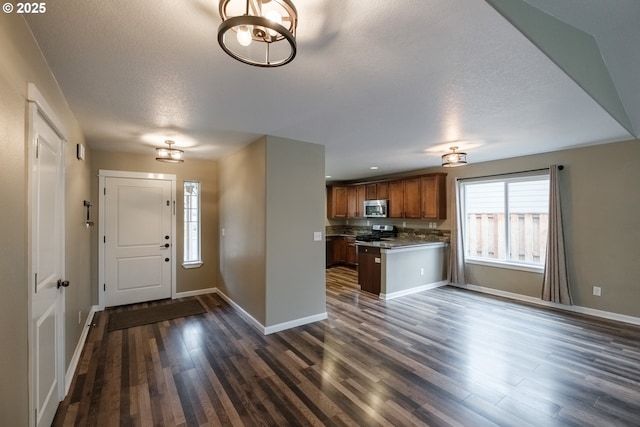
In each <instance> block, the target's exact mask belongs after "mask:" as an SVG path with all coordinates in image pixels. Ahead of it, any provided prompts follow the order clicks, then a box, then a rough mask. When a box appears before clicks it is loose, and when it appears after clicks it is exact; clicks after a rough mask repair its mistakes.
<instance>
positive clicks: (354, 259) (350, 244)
mask: <svg viewBox="0 0 640 427" xmlns="http://www.w3.org/2000/svg"><path fill="white" fill-rule="evenodd" d="M345 241H346V254H345V259H344V263H345V264H347V265H348V266H351V267H355V266H356V265H358V254H357V250H356V238H355V237H346V238H345Z"/></svg>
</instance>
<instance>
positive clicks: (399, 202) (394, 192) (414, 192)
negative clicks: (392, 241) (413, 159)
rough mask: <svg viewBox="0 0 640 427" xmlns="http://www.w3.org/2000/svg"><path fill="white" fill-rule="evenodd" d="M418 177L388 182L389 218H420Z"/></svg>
mask: <svg viewBox="0 0 640 427" xmlns="http://www.w3.org/2000/svg"><path fill="white" fill-rule="evenodd" d="M420 197H421V194H420V178H419V177H418V178H409V179H401V180H397V181H391V182H389V218H413V219H419V218H421V214H422V212H421V205H420Z"/></svg>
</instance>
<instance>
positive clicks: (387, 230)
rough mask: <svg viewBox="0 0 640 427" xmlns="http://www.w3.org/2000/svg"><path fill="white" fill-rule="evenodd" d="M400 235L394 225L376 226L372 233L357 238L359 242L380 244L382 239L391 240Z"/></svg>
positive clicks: (372, 228) (373, 227)
mask: <svg viewBox="0 0 640 427" xmlns="http://www.w3.org/2000/svg"><path fill="white" fill-rule="evenodd" d="M397 235H398V230H397V229H396V227H395V226H393V225H381V224H374V225H373V226H372V227H371V233H368V234H360V235H358V236H356V241H358V242H379V241H381V240H382V239H390V238H393V237H396V236H397Z"/></svg>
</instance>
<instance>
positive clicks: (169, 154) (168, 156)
mask: <svg viewBox="0 0 640 427" xmlns="http://www.w3.org/2000/svg"><path fill="white" fill-rule="evenodd" d="M164 143H165V144H167V145H168V146H169V147H168V148H167V147H156V160H157V161H159V162H167V163H182V162H184V159H183V158H182V156H183V155H184V151H182V150H178V149H177V148H172V147H171V146H172V145H173V144H175V141H171V140H166V141H165V142H164Z"/></svg>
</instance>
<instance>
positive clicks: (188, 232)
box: [182, 181, 202, 268]
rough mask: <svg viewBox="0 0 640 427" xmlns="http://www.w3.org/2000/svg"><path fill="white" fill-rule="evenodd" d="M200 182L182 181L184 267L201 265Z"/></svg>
mask: <svg viewBox="0 0 640 427" xmlns="http://www.w3.org/2000/svg"><path fill="white" fill-rule="evenodd" d="M200 225H201V224H200V182H199V181H184V256H183V261H182V265H183V266H184V267H186V268H192V267H199V266H200V265H202V256H201V250H200V249H201V245H200Z"/></svg>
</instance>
